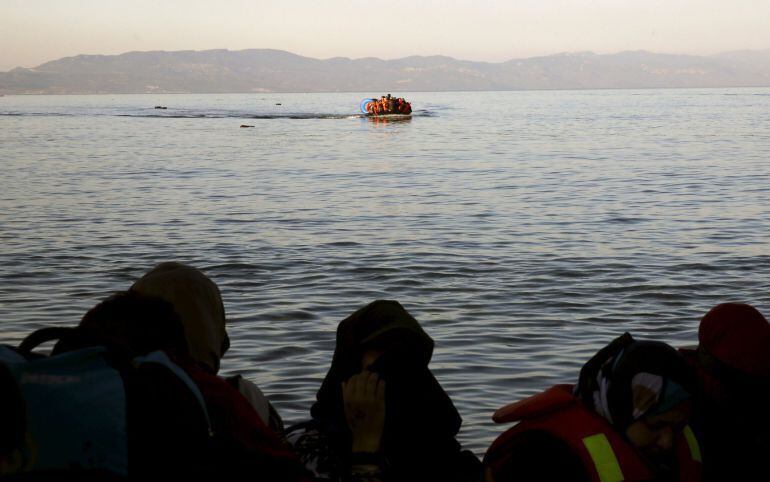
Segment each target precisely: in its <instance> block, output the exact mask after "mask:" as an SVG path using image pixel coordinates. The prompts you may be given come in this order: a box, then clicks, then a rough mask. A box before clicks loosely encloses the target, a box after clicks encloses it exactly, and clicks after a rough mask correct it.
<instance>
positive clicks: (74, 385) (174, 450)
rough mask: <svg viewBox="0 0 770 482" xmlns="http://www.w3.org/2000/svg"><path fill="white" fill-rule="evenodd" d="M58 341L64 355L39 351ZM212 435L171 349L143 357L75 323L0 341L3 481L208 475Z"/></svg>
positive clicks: (202, 405)
mask: <svg viewBox="0 0 770 482" xmlns="http://www.w3.org/2000/svg"><path fill="white" fill-rule="evenodd" d="M52 340H59V344H58V345H57V349H58V348H59V346H60V345H61V346H63V347H65V351H59V350H57V349H55V350H54V353H53V354H52V355H50V356H43V355H39V354H37V353H35V352H33V351H32V350H33V349H34V348H35V347H37V346H38V345H40V344H42V343H44V342H47V341H52ZM211 437H212V430H211V423H210V420H209V417H208V412H207V409H206V404H205V401H204V399H203V396H202V395H201V392H200V391H199V390H198V387H197V386H196V384H195V383H194V382H193V381H192V379H191V378H190V377H189V376H188V375H187V373H185V371H184V370H182V369H181V368H180V367H179V366H178V365H177V364H176V363H174V362H173V361H172V360H171V359H170V358H169V357H168V355H167V354H166V353H165V352H162V351H155V352H151V353H149V354H147V355H144V356H139V357H135V356H132V355H131V354H130V352H128V351H127V350H125V349H123V348H122V347H120V346H117V345H111V344H109V343H101V344H100V343H98V342H95V341H94V340H90V339H88V338H87V337H86V336H85V335H84V333H83V332H82V331H81V330H79V329H77V328H44V329H42V330H38V331H36V332H33V333H32V334H31V335H29V336H28V337H27V338H26V339H25V340H24V341H23V342H22V343H21V345H19V347H18V348H11V347H9V346H6V345H0V477H4V476H8V475H12V476H13V478H14V480H16V479H19V480H32V479H34V480H38V479H40V478H42V477H44V476H50V477H58V478H61V477H67V476H68V475H72V473H77V474H78V475H79V476H80V477H81V478H87V479H95V478H98V479H104V478H116V479H121V478H126V477H128V478H150V477H153V478H155V477H163V476H167V477H171V476H173V477H178V476H184V475H195V476H201V475H205V474H207V473H208V472H210V470H211V466H210V464H209V463H208V462H207V459H206V455H207V452H208V449H209V446H210V441H211Z"/></svg>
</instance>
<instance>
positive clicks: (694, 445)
mask: <svg viewBox="0 0 770 482" xmlns="http://www.w3.org/2000/svg"><path fill="white" fill-rule="evenodd" d="M683 431H684V439H685V440H686V441H687V448H689V449H690V457H692V459H693V460H694V461H696V462H699V463H703V458H702V457H701V453H700V444H698V438H697V437H696V436H695V434H694V433H693V431H692V428H690V426H689V425H685V427H684V430H683Z"/></svg>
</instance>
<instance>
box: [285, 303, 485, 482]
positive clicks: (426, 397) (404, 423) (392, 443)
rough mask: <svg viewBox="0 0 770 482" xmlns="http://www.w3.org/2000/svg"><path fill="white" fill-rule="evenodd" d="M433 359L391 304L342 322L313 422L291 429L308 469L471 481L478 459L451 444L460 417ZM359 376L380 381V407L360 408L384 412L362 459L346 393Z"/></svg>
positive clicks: (342, 476) (411, 323) (414, 325)
mask: <svg viewBox="0 0 770 482" xmlns="http://www.w3.org/2000/svg"><path fill="white" fill-rule="evenodd" d="M432 353H433V340H432V339H431V338H430V337H429V336H428V335H427V333H425V331H424V330H423V329H422V327H420V325H419V323H418V322H417V320H416V319H415V318H414V317H412V316H411V315H410V314H409V313H408V312H407V311H406V310H405V309H404V308H403V307H402V306H401V305H400V304H399V303H398V302H396V301H385V300H378V301H374V302H373V303H370V304H369V305H367V306H365V307H363V308H361V309H360V310H358V311H356V312H355V313H353V314H352V315H350V316H349V317H347V318H345V319H344V320H343V321H342V322H340V324H339V326H338V328H337V345H336V348H335V351H334V356H333V359H332V364H331V367H330V368H329V372H328V373H327V375H326V378H325V379H324V381H323V383H322V385H321V388H320V389H319V390H318V393H317V395H316V403H315V404H314V405H313V407H312V408H311V416H312V420H311V421H310V422H306V423H304V424H302V425H301V426H296V427H294V428H292V429H290V432H291V435H290V440H293V441H294V447H295V449H296V450H297V451H298V453H299V454H300V458H302V459H303V461H304V462H305V463H306V466H307V467H309V468H311V469H312V470H313V471H314V472H315V473H316V476H317V477H319V478H324V477H326V478H329V479H331V480H348V479H349V478H350V477H351V472H352V475H353V476H355V475H356V473H355V472H356V470H357V469H356V467H357V466H360V465H369V466H376V469H378V470H379V475H378V476H381V477H382V478H383V479H384V480H393V481H411V480H445V481H453V480H477V479H478V478H479V477H480V464H479V462H478V460H477V459H476V458H475V456H473V455H472V454H471V453H470V452H467V451H461V449H460V445H459V443H458V442H457V441H456V439H455V436H456V435H457V432H458V431H459V429H460V424H461V423H462V419H461V418H460V415H459V414H458V412H457V410H456V409H455V407H454V405H453V403H452V401H451V400H450V398H449V396H448V395H447V394H446V392H444V390H443V389H442V388H441V385H440V384H439V383H438V381H437V380H436V379H435V377H434V376H433V374H432V373H431V372H430V369H429V368H428V363H429V362H430V359H431V356H432ZM361 376H368V377H369V380H380V381H381V382H382V383H384V385H383V386H384V389H383V390H381V391H380V393H382V395H381V397H382V402H383V403H382V404H381V405H379V408H373V407H377V405H371V404H370V405H365V407H364V409H365V410H370V411H371V410H380V411H381V412H384V413H381V415H384V421H383V423H382V424H381V426H380V429H379V431H378V432H377V433H376V434H375V438H376V439H377V440H376V441H377V443H376V444H374V448H372V449H371V452H368V453H362V452H359V451H356V450H355V447H356V446H357V441H356V437H357V436H358V435H359V434H358V432H357V430H356V428H355V427H351V423H353V422H351V416H350V413H349V412H350V406H351V404H350V400H349V399H348V393H349V392H350V391H349V390H347V389H346V384H347V387H349V386H350V384H351V383H352V382H351V380H354V379H356V377H361ZM346 412H347V413H346ZM370 478H371V477H370Z"/></svg>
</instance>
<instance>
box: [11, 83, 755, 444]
mask: <svg viewBox="0 0 770 482" xmlns="http://www.w3.org/2000/svg"><path fill="white" fill-rule="evenodd" d="M757 94H762V95H757ZM767 94H770V91H768V89H729V90H640V91H579V92H506V93H444V94H435V93H412V94H408V96H407V93H399V95H405V96H407V97H408V98H409V99H410V100H411V101H412V104H413V106H414V108H415V115H414V116H413V118H409V119H404V120H401V121H398V122H391V121H389V120H388V121H383V120H382V119H368V120H367V121H365V122H364V121H362V120H361V116H360V115H357V108H358V102H359V101H360V99H361V98H362V97H363V95H362V94H280V95H279V94H275V95H265V94H257V95H208V96H188V95H172V96H168V95H166V96H162V95H157V96H151V95H136V96H130V95H127V96H109V95H108V96H69V97H64V96H61V97H59V96H23V97H21V96H6V97H4V98H2V100H0V159H2V166H3V176H2V177H1V178H0V246H2V247H1V248H0V318H2V320H3V326H4V328H3V330H2V333H1V334H0V338H1V340H0V341H3V342H17V341H18V340H19V339H21V337H22V336H23V335H24V334H25V333H27V332H29V331H31V330H33V329H35V328H38V327H41V326H45V325H49V324H72V323H77V321H78V320H79V319H80V317H81V316H82V314H83V313H85V311H86V310H87V309H88V308H89V307H91V306H92V305H94V304H95V303H96V302H97V301H99V300H100V299H101V298H103V297H104V296H105V294H107V293H109V292H111V291H115V290H120V289H125V288H127V287H128V286H129V285H130V284H131V283H132V281H133V280H135V279H136V278H137V277H139V276H140V275H141V274H142V273H143V272H144V271H146V270H147V269H149V268H150V267H152V266H153V265H154V264H156V263H158V262H160V261H165V260H178V261H182V262H187V263H190V264H193V265H195V266H198V267H200V268H202V269H204V270H205V271H206V272H207V273H208V274H209V275H210V276H211V277H212V278H213V279H214V280H216V281H217V282H218V283H219V284H220V286H221V289H222V293H223V296H224V298H225V305H226V309H227V312H228V317H229V330H230V332H231V338H232V342H233V346H232V349H231V350H230V352H229V353H228V354H227V357H226V358H225V360H224V361H223V369H224V370H225V371H226V372H230V371H243V372H245V373H246V374H247V375H249V376H250V377H252V378H253V379H254V380H255V381H257V382H258V383H260V385H261V386H262V387H263V388H264V389H265V391H266V392H267V393H268V394H269V395H270V396H271V397H272V398H273V399H275V400H276V402H277V406H278V408H279V409H280V410H281V412H282V413H283V415H284V418H285V419H286V420H287V421H289V422H291V421H297V420H299V419H301V418H303V417H306V416H307V411H308V409H309V407H310V404H311V402H312V400H313V398H314V395H315V390H316V389H317V387H318V385H319V383H320V380H321V379H322V377H323V375H324V374H325V372H326V370H327V369H328V366H329V363H330V361H331V353H332V349H333V346H334V330H335V327H336V324H337V322H338V321H339V320H341V319H342V318H344V317H345V316H347V315H348V314H350V313H351V312H353V311H354V310H355V309H357V308H358V307H360V306H363V305H364V304H366V303H367V302H369V301H371V300H373V299H377V298H389V299H398V300H400V301H401V302H402V304H403V305H404V306H405V307H406V308H407V309H408V310H409V311H410V312H411V313H413V314H414V315H415V317H416V318H417V319H418V320H420V322H421V323H422V324H423V325H424V327H425V329H426V331H427V332H428V333H429V334H430V335H431V336H432V337H433V338H434V339H435V341H436V350H435V354H434V357H433V361H432V364H431V366H432V367H433V369H434V371H435V373H436V375H437V377H438V379H439V380H440V381H441V382H442V384H443V385H444V386H445V387H446V388H447V390H448V392H449V393H450V394H451V395H452V397H453V399H454V400H455V402H456V404H457V406H458V408H459V410H460V412H461V414H462V415H463V417H464V419H465V424H464V428H463V431H462V440H463V441H464V442H465V443H467V444H468V445H469V446H470V447H471V448H473V449H474V450H476V451H477V452H481V451H482V450H483V448H484V447H485V446H486V445H487V444H488V443H489V442H490V441H491V439H492V438H493V436H494V434H495V433H497V432H498V431H499V430H500V428H499V427H495V426H494V425H493V424H492V423H491V420H490V416H491V414H492V412H493V411H494V409H496V408H497V407H498V406H500V405H502V404H505V403H507V402H509V401H512V400H515V399H517V398H519V397H521V396H523V395H527V394H530V393H533V392H534V391H536V390H539V389H542V388H545V387H547V386H548V385H549V384H552V383H555V382H565V381H567V382H569V381H574V380H575V378H576V376H577V370H578V368H579V366H580V364H581V363H582V362H583V361H584V360H586V359H587V357H588V356H590V354H591V353H592V352H593V351H594V350H595V349H596V348H598V347H599V346H602V345H603V344H604V343H605V342H607V341H608V340H609V339H610V338H612V337H614V336H616V335H617V334H619V333H621V332H623V331H624V330H630V331H632V332H633V333H635V334H636V335H637V336H639V337H641V338H659V339H663V340H666V341H670V342H674V343H678V344H692V343H693V342H694V341H695V337H696V327H697V323H698V320H699V318H700V316H702V315H703V314H704V313H705V312H706V311H707V309H708V308H709V307H711V306H712V305H714V304H716V303H718V302H722V301H745V302H749V303H753V304H755V305H757V306H758V307H759V309H760V310H762V311H765V312H768V311H770V281H768V280H770V250H768V247H769V246H770V208H768V206H770V171H768V167H767V159H768V158H770V96H768V95H767ZM277 103H280V104H281V105H276V104H277ZM155 105H163V106H168V109H167V110H163V111H158V112H163V113H164V114H165V113H168V114H169V116H166V117H163V116H154V117H147V116H145V114H153V115H154V114H155V113H156V111H154V110H153V106H155ZM9 113H14V115H7V114H9ZM30 113H34V114H38V115H27V114H30ZM180 113H182V114H185V115H186V116H181V115H178V114H180ZM319 113H320V114H319ZM303 114H304V115H303ZM171 115H177V117H171ZM195 116H197V117H195ZM241 124H248V125H254V126H255V127H254V128H253V129H241V128H240V125H241Z"/></svg>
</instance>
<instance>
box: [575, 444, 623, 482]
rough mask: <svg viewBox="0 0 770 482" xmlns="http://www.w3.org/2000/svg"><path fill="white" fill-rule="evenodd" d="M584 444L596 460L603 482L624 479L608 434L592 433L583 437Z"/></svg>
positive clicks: (618, 481)
mask: <svg viewBox="0 0 770 482" xmlns="http://www.w3.org/2000/svg"><path fill="white" fill-rule="evenodd" d="M583 444H585V446H586V449H588V453H589V455H591V459H592V460H593V461H594V465H595V466H596V472H597V473H598V474H599V480H600V481H601V482H621V481H622V480H624V479H623V471H622V470H620V464H619V463H618V458H617V457H615V452H614V451H613V450H612V445H610V441H609V440H607V436H606V435H604V434H603V433H597V434H596V435H591V436H590V437H586V438H584V439H583Z"/></svg>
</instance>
